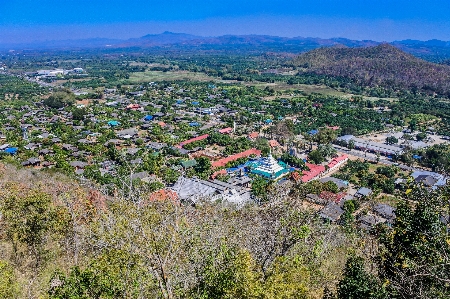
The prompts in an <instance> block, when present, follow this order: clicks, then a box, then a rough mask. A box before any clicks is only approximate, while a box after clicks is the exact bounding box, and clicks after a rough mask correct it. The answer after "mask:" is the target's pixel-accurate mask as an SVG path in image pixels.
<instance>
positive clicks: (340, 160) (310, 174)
mask: <svg viewBox="0 0 450 299" xmlns="http://www.w3.org/2000/svg"><path fill="white" fill-rule="evenodd" d="M347 161H348V156H347V155H342V156H339V157H336V158H333V159H331V161H330V162H329V163H328V165H327V167H326V168H325V166H323V165H315V164H310V163H306V166H307V167H308V168H309V170H304V171H303V176H302V178H301V181H302V182H303V183H306V182H309V181H312V180H314V179H318V178H320V177H321V176H323V175H325V174H327V173H329V172H331V171H334V170H336V169H338V168H339V167H341V166H342V165H344V164H345V163H346V162H347ZM294 179H295V178H294Z"/></svg>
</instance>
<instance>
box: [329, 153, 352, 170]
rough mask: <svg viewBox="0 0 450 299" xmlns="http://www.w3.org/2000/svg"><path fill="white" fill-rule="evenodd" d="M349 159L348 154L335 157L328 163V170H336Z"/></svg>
mask: <svg viewBox="0 0 450 299" xmlns="http://www.w3.org/2000/svg"><path fill="white" fill-rule="evenodd" d="M347 161H348V156H347V155H342V156H339V157H336V158H333V159H332V160H331V161H330V162H329V163H328V170H334V169H335V168H337V167H339V166H341V165H342V164H343V163H345V162H347Z"/></svg>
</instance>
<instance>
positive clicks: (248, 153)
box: [211, 148, 261, 168]
mask: <svg viewBox="0 0 450 299" xmlns="http://www.w3.org/2000/svg"><path fill="white" fill-rule="evenodd" d="M251 155H256V156H260V155H261V151H260V150H258V149H256V148H252V149H249V150H246V151H244V152H242V153H239V154H234V155H231V156H229V157H226V158H223V159H220V160H217V161H215V162H213V163H212V164H211V166H212V168H217V167H225V165H227V164H228V162H231V161H236V160H237V159H240V158H246V157H248V156H251Z"/></svg>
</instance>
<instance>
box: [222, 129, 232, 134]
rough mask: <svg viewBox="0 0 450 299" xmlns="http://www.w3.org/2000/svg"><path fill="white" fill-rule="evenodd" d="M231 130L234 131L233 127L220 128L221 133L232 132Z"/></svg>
mask: <svg viewBox="0 0 450 299" xmlns="http://www.w3.org/2000/svg"><path fill="white" fill-rule="evenodd" d="M231 132H233V129H232V128H225V129H221V130H219V133H221V134H230V133H231Z"/></svg>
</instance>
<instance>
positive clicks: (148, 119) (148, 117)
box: [144, 115, 153, 121]
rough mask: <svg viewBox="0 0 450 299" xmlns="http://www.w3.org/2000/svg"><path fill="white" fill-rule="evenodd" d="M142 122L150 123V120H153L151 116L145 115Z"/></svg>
mask: <svg viewBox="0 0 450 299" xmlns="http://www.w3.org/2000/svg"><path fill="white" fill-rule="evenodd" d="M144 120H145V121H151V120H153V116H151V115H146V116H145V117H144Z"/></svg>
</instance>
